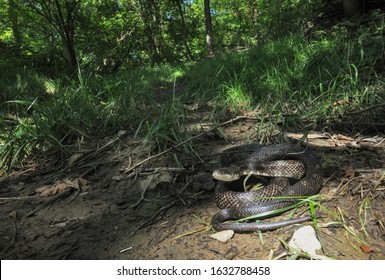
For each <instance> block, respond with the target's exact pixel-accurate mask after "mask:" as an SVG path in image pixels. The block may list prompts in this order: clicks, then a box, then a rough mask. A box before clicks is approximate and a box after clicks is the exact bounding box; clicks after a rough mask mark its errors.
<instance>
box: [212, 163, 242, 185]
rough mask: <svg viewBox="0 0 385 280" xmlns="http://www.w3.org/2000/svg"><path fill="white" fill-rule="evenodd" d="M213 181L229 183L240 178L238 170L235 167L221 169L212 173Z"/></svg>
mask: <svg viewBox="0 0 385 280" xmlns="http://www.w3.org/2000/svg"><path fill="white" fill-rule="evenodd" d="M212 176H213V177H214V179H217V180H219V181H224V182H231V181H235V180H238V179H239V178H241V174H240V169H239V168H237V167H222V168H219V169H216V170H214V171H213V174H212Z"/></svg>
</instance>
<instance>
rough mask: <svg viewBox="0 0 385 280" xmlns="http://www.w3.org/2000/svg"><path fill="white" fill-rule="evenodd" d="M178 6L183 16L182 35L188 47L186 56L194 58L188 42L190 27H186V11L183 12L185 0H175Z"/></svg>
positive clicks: (184, 43)
mask: <svg viewBox="0 0 385 280" xmlns="http://www.w3.org/2000/svg"><path fill="white" fill-rule="evenodd" d="M175 2H176V4H177V6H178V10H179V14H180V18H181V23H182V34H183V35H182V36H183V45H184V48H185V49H186V57H187V59H189V60H194V57H193V55H192V53H191V50H190V48H189V46H188V43H187V40H188V29H187V27H186V22H185V20H184V12H183V9H182V4H183V1H180V0H175Z"/></svg>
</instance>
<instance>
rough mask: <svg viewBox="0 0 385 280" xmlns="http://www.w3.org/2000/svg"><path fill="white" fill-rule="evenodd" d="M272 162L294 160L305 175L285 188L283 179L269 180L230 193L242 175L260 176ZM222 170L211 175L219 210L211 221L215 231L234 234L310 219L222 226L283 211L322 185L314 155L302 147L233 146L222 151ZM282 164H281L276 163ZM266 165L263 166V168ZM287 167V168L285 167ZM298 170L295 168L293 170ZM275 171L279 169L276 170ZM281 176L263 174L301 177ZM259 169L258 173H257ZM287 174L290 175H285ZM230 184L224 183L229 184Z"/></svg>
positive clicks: (286, 181) (285, 180) (287, 145)
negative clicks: (260, 185)
mask: <svg viewBox="0 0 385 280" xmlns="http://www.w3.org/2000/svg"><path fill="white" fill-rule="evenodd" d="M276 160H284V161H287V160H296V161H300V162H301V163H302V164H303V167H304V170H303V172H304V173H305V175H304V176H303V178H301V179H300V180H299V181H297V182H296V183H294V184H293V185H291V186H290V185H289V183H288V180H287V179H283V178H282V180H280V178H277V179H276V180H273V181H271V183H270V184H269V185H268V186H266V187H264V188H262V189H260V190H258V191H255V192H250V191H246V192H236V191H232V190H231V186H232V185H240V184H242V179H239V177H240V176H242V175H247V174H261V172H262V173H263V172H265V171H266V170H267V171H269V164H270V163H269V162H271V161H276ZM221 163H222V166H223V168H220V169H217V170H215V171H214V172H213V177H214V178H216V179H219V180H220V181H219V183H218V186H217V188H216V190H215V201H216V203H217V205H218V207H219V208H221V209H222V210H221V211H219V212H218V213H216V214H215V215H214V216H213V218H212V221H211V224H212V226H213V228H214V229H215V230H216V231H221V230H227V229H231V230H234V231H235V232H254V231H258V230H261V231H267V230H274V229H277V228H280V227H283V226H287V225H291V224H295V223H300V222H303V221H307V220H310V219H311V217H302V218H297V219H288V220H282V221H278V222H270V223H223V222H224V221H227V220H237V219H242V218H245V217H248V216H252V215H257V214H263V213H268V212H270V211H273V210H276V209H281V208H285V207H288V206H291V205H293V204H295V203H296V202H298V198H297V199H296V198H290V197H302V196H311V195H314V194H317V193H318V192H319V190H320V189H321V186H322V180H323V173H322V168H321V164H320V162H319V161H318V159H317V158H316V156H315V155H314V154H313V153H311V152H310V151H308V150H307V149H306V148H303V147H300V146H296V145H290V144H277V145H266V146H264V145H257V144H248V145H243V146H238V147H233V148H230V149H227V150H225V151H223V153H222V155H221ZM280 164H282V162H281V163H280ZM264 165H266V166H267V167H266V168H265V167H263V166H264ZM288 166H289V165H288ZM297 168H300V167H298V166H295V167H294V169H297ZM278 169H279V168H278ZM286 169H289V167H287V168H286V167H283V168H281V170H283V171H284V174H283V175H282V174H273V175H272V174H264V175H268V176H271V177H275V176H282V177H286V176H287V177H296V178H297V179H298V178H299V177H300V176H302V175H298V173H295V174H294V175H290V174H289V175H287V174H286V175H285V171H286ZM261 170H262V171H261ZM289 173H290V172H289ZM233 180H237V181H234V182H225V181H233Z"/></svg>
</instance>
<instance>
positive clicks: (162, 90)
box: [0, 0, 385, 169]
mask: <svg viewBox="0 0 385 280" xmlns="http://www.w3.org/2000/svg"><path fill="white" fill-rule="evenodd" d="M27 2H28V3H32V2H34V3H37V2H39V1H27ZM150 2H151V3H150ZM17 3H20V2H17ZM58 3H59V4H61V5H63V3H64V2H62V1H58ZM178 3H179V5H180V6H178V5H177V4H178ZM319 4H320V3H319V2H318V1H314V2H313V1H312V4H310V2H309V1H300V0H298V1H238V0H237V1H230V2H228V3H225V2H223V1H212V9H213V11H212V13H213V21H214V22H213V24H214V31H215V34H214V35H215V36H214V38H215V41H214V42H215V45H216V46H217V51H222V53H218V54H217V55H216V56H215V57H213V58H210V59H206V60H200V61H199V62H196V61H192V60H191V56H192V57H194V58H195V59H199V58H202V57H204V56H205V53H206V50H205V43H204V22H203V18H202V17H201V16H200V15H203V1H201V0H199V1H183V2H182V3H180V2H179V1H178V2H177V1H137V0H132V1H128V0H124V1H119V2H118V4H117V2H115V1H81V5H79V6H78V7H77V10H76V17H75V18H74V19H75V21H74V23H75V24H76V28H75V39H76V40H75V41H74V46H75V50H76V54H77V58H78V62H79V66H78V68H77V69H76V73H70V74H68V72H67V70H64V69H65V68H66V66H65V65H66V63H67V61H68V60H67V58H66V56H67V55H66V52H68V50H67V49H66V45H65V44H64V42H63V40H62V39H63V38H62V37H60V36H59V35H58V34H59V33H60V30H57V29H55V28H54V27H55V25H54V24H52V23H50V21H47V18H45V17H44V16H42V15H39V14H38V13H36V10H33V8H32V7H30V6H29V5H25V6H17V7H18V8H17V9H16V8H15V7H13V9H15V12H16V13H15V14H16V15H18V17H17V19H18V24H19V29H20V30H22V31H23V32H22V34H23V38H22V40H21V43H20V42H19V43H17V42H16V41H17V40H16V39H15V34H14V31H15V28H14V26H13V25H12V20H11V18H10V17H5V18H2V17H0V21H1V23H4V26H2V28H1V29H0V48H1V50H4V52H2V53H1V55H0V110H1V111H2V114H1V115H0V158H1V162H2V166H1V167H0V168H3V169H10V168H11V167H12V166H15V165H19V164H23V163H25V162H26V161H27V160H28V159H29V158H30V157H31V156H35V155H37V154H38V153H39V152H46V151H48V150H54V151H59V152H61V153H62V154H64V155H66V154H69V153H70V152H71V149H72V148H73V145H74V144H76V143H81V142H83V140H89V139H93V138H99V137H104V136H109V135H112V134H115V133H117V132H118V131H119V130H126V131H129V132H130V133H132V134H133V135H134V134H135V135H138V136H140V137H142V138H143V139H144V141H143V145H146V144H149V143H150V144H152V145H153V147H154V148H155V149H156V150H162V149H164V148H167V147H170V146H172V145H175V144H176V143H180V142H182V141H184V140H185V139H186V138H187V137H189V136H190V132H189V131H188V129H186V128H185V127H184V124H185V122H186V119H187V115H188V112H186V110H185V108H184V106H183V104H184V103H188V102H191V101H192V100H194V101H197V102H198V103H205V104H207V106H211V108H210V109H211V112H212V114H211V116H210V117H211V118H212V119H211V120H212V121H214V122H216V121H218V120H219V119H221V118H222V117H226V118H228V117H229V114H231V115H236V114H242V113H243V112H245V111H250V110H253V111H255V112H258V115H257V116H258V117H259V118H260V123H261V126H260V130H261V131H265V130H263V129H265V128H266V127H267V126H269V127H270V128H272V129H273V128H276V127H277V126H278V125H277V123H280V125H282V123H283V126H284V128H300V129H311V128H314V127H315V126H317V125H319V124H325V123H327V122H329V121H330V120H331V119H333V118H334V119H337V118H341V116H345V114H346V112H347V111H349V110H351V108H361V107H365V106H370V105H371V104H377V103H384V102H385V100H384V99H385V97H384V95H383V94H381V89H383V87H384V84H385V80H384V78H383V71H384V64H383V61H384V43H383V42H384V40H383V34H384V28H385V24H384V22H385V21H384V14H383V13H381V12H379V11H375V12H373V13H372V14H371V15H370V20H368V18H366V19H365V18H363V19H361V21H362V22H358V23H356V25H353V26H354V28H352V27H351V26H352V24H351V23H350V25H349V24H348V23H346V22H342V23H341V24H336V25H334V26H333V27H332V28H330V29H315V30H314V31H313V33H312V35H311V38H312V39H311V40H306V39H305V38H304V36H303V35H302V33H301V32H295V33H293V31H294V30H301V26H303V25H304V21H305V19H306V18H307V15H310V14H312V13H313V10H316V9H317V7H318V5H319ZM5 7H7V6H5ZM149 7H151V8H152V9H151V10H149V9H148V8H149ZM277 7H279V9H277ZM56 8H57V7H56ZM61 8H63V9H64V6H61ZM180 8H181V9H180ZM7 9H8V10H9V9H11V8H10V6H9V7H8V8H7ZM7 9H4V8H0V15H7V14H8V10H7ZM27 11H28V12H27ZM34 11H35V12H34ZM22 12H27V13H25V14H24V13H22ZM148 19H152V20H153V22H148ZM182 19H183V20H182ZM14 20H15V18H14ZM359 20H360V19H357V21H359ZM44 22H45V23H46V24H43V23H44ZM256 23H258V24H257V25H255V24H256ZM359 23H361V24H359ZM12 26H13V27H12ZM38 26H39V27H38ZM160 27H162V28H160ZM159 28H160V29H159ZM292 33H293V34H292ZM245 48H247V50H246V49H245ZM234 49H239V50H240V51H234ZM20 54H22V55H20ZM186 61H187V62H186ZM168 62H172V63H168ZM156 64H159V65H157V66H155V65H156ZM63 73H66V74H68V75H64V74H63ZM106 73H113V74H112V75H106ZM58 74H60V75H58ZM340 101H344V102H345V103H344V104H345V105H341V106H336V105H335V104H336V103H338V102H340ZM256 109H257V110H256ZM266 116H267V117H268V119H265V117H266ZM261 137H264V135H262V133H261ZM185 148H186V149H187V150H189V151H191V152H193V151H192V150H191V149H190V148H189V147H185Z"/></svg>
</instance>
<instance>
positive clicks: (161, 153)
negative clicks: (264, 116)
mask: <svg viewBox="0 0 385 280" xmlns="http://www.w3.org/2000/svg"><path fill="white" fill-rule="evenodd" d="M246 119H250V120H258V119H257V118H254V117H248V116H238V117H235V118H233V119H231V120H228V121H225V122H223V123H220V124H218V125H216V126H214V127H212V128H210V129H209V130H207V131H204V132H202V133H200V134H198V135H195V136H193V137H190V138H188V139H186V140H185V141H183V142H181V143H179V144H177V145H174V146H172V147H170V148H168V149H166V150H164V151H162V152H160V153H158V154H155V155H152V156H149V157H148V158H146V159H144V160H142V161H140V162H138V163H136V164H134V165H133V166H132V167H130V168H128V169H127V170H125V171H124V173H128V172H131V171H132V170H134V169H135V168H138V167H139V166H141V165H143V164H145V163H147V162H149V161H150V160H152V159H155V158H157V157H160V156H162V155H164V154H167V153H168V152H170V151H172V150H174V149H176V148H178V147H180V146H182V145H184V144H186V143H187V142H190V141H192V140H195V139H197V138H200V137H202V136H203V135H206V134H207V133H209V132H211V131H213V130H215V129H217V128H218V127H221V126H224V125H227V124H230V123H232V122H236V121H239V120H246Z"/></svg>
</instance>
